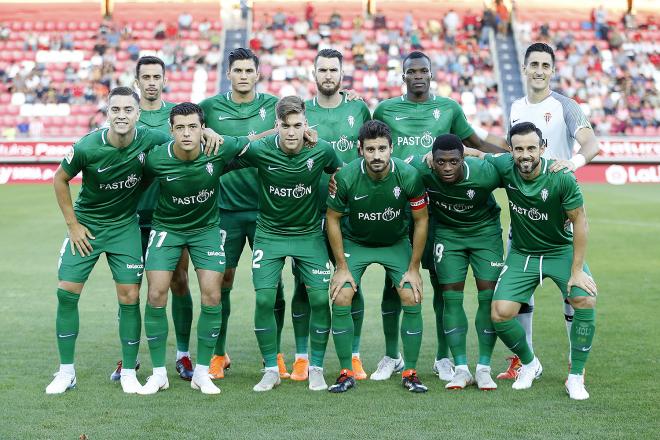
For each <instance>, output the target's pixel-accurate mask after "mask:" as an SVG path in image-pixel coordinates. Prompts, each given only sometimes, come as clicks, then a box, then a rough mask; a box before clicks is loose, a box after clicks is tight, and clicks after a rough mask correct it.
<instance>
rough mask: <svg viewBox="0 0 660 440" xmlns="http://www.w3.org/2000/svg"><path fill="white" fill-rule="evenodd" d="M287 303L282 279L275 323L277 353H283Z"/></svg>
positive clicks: (276, 300) (276, 297) (278, 293)
mask: <svg viewBox="0 0 660 440" xmlns="http://www.w3.org/2000/svg"><path fill="white" fill-rule="evenodd" d="M285 309H286V303H285V302H284V284H282V280H281V279H280V282H279V284H278V285H277V295H276V296H275V308H274V312H275V323H276V324H277V352H278V353H281V352H282V329H283V328H284V315H285V312H286V310H285Z"/></svg>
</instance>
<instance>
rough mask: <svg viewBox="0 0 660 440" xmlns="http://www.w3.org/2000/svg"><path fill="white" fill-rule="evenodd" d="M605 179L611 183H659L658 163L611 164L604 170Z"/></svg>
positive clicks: (659, 170) (659, 166)
mask: <svg viewBox="0 0 660 440" xmlns="http://www.w3.org/2000/svg"><path fill="white" fill-rule="evenodd" d="M605 180H607V183H610V184H612V185H624V184H626V183H660V165H653V166H649V167H639V166H629V167H624V166H621V165H611V166H610V167H608V168H607V170H605Z"/></svg>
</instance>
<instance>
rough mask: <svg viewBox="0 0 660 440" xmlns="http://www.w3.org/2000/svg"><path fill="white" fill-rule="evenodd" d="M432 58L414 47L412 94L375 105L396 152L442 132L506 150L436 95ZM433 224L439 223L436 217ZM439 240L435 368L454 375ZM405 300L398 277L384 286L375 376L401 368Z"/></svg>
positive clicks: (408, 61) (409, 77) (408, 74)
mask: <svg viewBox="0 0 660 440" xmlns="http://www.w3.org/2000/svg"><path fill="white" fill-rule="evenodd" d="M431 79H432V73H431V60H430V59H429V57H428V56H427V55H425V54H424V53H422V52H419V51H415V52H411V53H410V54H409V55H408V56H406V57H405V58H404V60H403V81H404V82H405V84H406V94H405V95H402V96H400V97H397V98H391V99H387V100H385V101H383V102H381V103H380V104H379V105H378V107H376V110H375V111H374V119H376V120H379V121H383V122H385V123H386V124H387V125H388V126H389V127H390V129H391V130H392V144H393V148H394V149H393V153H392V155H393V156H394V157H397V158H400V159H404V160H406V159H408V160H409V159H410V158H411V157H413V156H415V155H420V154H426V153H428V151H429V149H430V148H431V146H432V145H433V141H434V140H435V138H436V137H437V136H439V135H441V134H447V133H452V134H455V135H457V136H458V137H459V138H461V140H462V141H463V142H464V143H465V144H466V145H468V146H471V147H474V148H477V149H479V150H482V151H491V152H501V151H503V150H502V149H500V148H498V147H497V146H495V145H491V144H488V143H486V142H484V141H482V140H481V139H480V138H479V137H478V136H477V135H476V134H475V132H474V130H473V129H472V128H471V127H470V125H469V124H468V122H467V120H466V118H465V114H464V113H463V110H462V109H461V107H460V106H459V105H458V103H457V102H456V101H454V100H452V99H449V98H444V97H441V96H435V95H433V94H431V93H430V86H431ZM430 225H431V226H432V225H433V218H432V217H431V220H430ZM432 246H433V243H432V242H431V241H428V242H427V249H426V251H425V256H424V257H423V258H422V267H424V268H426V269H428V270H429V275H430V278H431V284H432V286H433V308H434V310H435V315H436V331H437V339H438V351H437V354H436V358H435V359H436V360H435V362H434V364H433V370H434V371H436V372H437V373H438V375H439V377H440V378H441V379H442V380H445V381H450V380H451V379H452V377H453V366H452V363H451V361H450V360H449V358H448V350H447V343H446V341H445V337H444V333H443V324H442V313H443V308H444V306H443V299H442V291H441V290H440V287H439V285H438V280H437V277H436V275H435V272H434V269H433V263H432V262H431V255H430V254H431V249H432ZM400 312H401V304H400V301H399V297H398V295H397V294H396V291H395V290H394V287H393V285H392V283H390V282H388V281H386V282H385V288H384V289H383V302H382V304H381V313H382V318H383V332H384V333H385V357H384V358H383V359H382V360H381V361H380V362H379V364H378V368H377V370H376V371H375V372H374V373H373V374H372V375H371V379H374V380H385V379H389V378H390V376H391V375H392V373H393V372H395V371H399V370H400V369H401V368H402V366H403V361H402V360H401V357H400V356H399V355H400V353H399V315H400Z"/></svg>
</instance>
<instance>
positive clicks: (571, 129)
mask: <svg viewBox="0 0 660 440" xmlns="http://www.w3.org/2000/svg"><path fill="white" fill-rule="evenodd" d="M555 96H556V97H557V98H558V100H559V102H560V103H561V106H562V108H563V110H564V122H565V123H566V128H567V129H568V133H569V134H570V135H571V137H572V138H573V139H575V135H576V133H577V132H578V130H580V129H581V128H591V124H590V123H589V120H588V119H587V117H586V116H585V114H584V112H583V111H582V109H581V108H580V106H579V105H578V103H577V102H575V101H574V100H572V99H571V98H568V97H566V96H563V95H559V94H555Z"/></svg>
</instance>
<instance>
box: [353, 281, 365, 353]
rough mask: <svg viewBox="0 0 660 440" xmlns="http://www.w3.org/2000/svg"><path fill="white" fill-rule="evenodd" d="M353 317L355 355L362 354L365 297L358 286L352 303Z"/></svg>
mask: <svg viewBox="0 0 660 440" xmlns="http://www.w3.org/2000/svg"><path fill="white" fill-rule="evenodd" d="M351 317H352V318H353V347H352V352H353V353H359V352H360V336H361V335H362V322H363V321H364V295H362V289H361V288H360V286H358V289H357V292H355V294H354V295H353V300H352V301H351Z"/></svg>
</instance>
